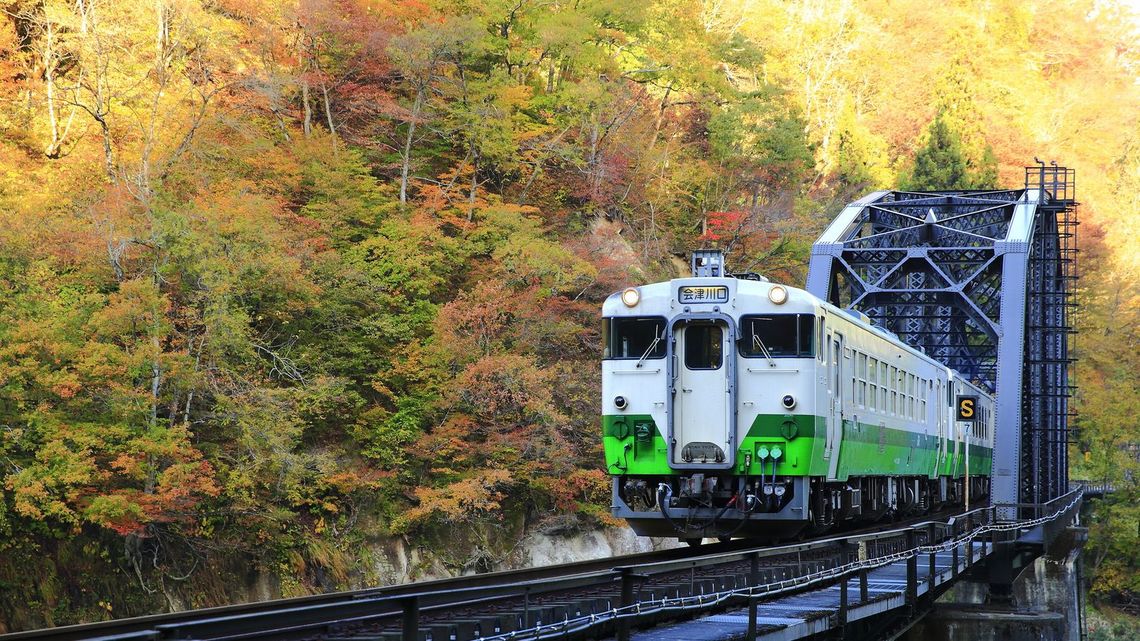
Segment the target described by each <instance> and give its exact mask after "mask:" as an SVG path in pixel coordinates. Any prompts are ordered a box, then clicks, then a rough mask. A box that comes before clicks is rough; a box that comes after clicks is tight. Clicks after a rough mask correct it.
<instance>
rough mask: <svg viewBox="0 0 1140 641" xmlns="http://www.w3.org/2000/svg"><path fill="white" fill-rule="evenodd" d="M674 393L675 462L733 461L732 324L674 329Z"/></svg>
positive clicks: (697, 323) (718, 322) (699, 323)
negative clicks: (730, 325)
mask: <svg viewBox="0 0 1140 641" xmlns="http://www.w3.org/2000/svg"><path fill="white" fill-rule="evenodd" d="M674 334H675V336H676V343H675V345H676V349H675V351H674V354H675V357H676V361H674V362H675V365H674V367H675V370H674V371H675V373H676V382H675V385H676V387H675V388H674V392H673V425H672V428H673V454H672V462H673V463H674V464H675V465H681V466H685V465H710V464H711V465H717V464H720V465H721V466H728V465H731V464H732V463H733V462H734V461H733V460H732V459H733V457H732V454H733V452H734V450H733V447H732V442H733V438H732V431H731V430H732V429H733V428H734V426H735V416H734V413H733V411H732V403H733V394H732V372H733V371H734V368H733V367H732V366H731V365H732V364H731V363H730V362H727V361H729V360H731V358H732V356H733V354H734V352H733V351H732V345H733V342H732V331H731V328H730V327H729V326H728V324H727V323H725V322H724V321H721V320H716V321H695V322H693V321H690V322H688V323H685V324H683V325H681V326H680V327H678V328H677V329H676V330H674Z"/></svg>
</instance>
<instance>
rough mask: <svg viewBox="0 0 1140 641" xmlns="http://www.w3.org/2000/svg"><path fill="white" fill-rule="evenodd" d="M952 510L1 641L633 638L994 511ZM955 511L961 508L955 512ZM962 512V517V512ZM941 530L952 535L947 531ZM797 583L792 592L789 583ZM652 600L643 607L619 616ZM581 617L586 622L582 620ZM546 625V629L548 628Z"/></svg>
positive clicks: (927, 538) (891, 551)
mask: <svg viewBox="0 0 1140 641" xmlns="http://www.w3.org/2000/svg"><path fill="white" fill-rule="evenodd" d="M963 516H964V515H962V514H957V515H953V514H950V513H940V514H935V515H930V516H925V517H921V518H918V519H911V520H910V521H904V522H900V523H895V524H890V525H887V526H877V527H871V528H865V529H862V530H855V531H849V532H845V533H842V534H840V535H834V534H833V535H829V536H827V537H826V538H819V539H813V540H807V541H802V542H797V543H793V544H787V545H779V546H774V547H773V546H759V547H758V546H757V545H756V543H755V542H749V541H743V540H742V541H730V542H727V543H717V544H713V545H708V546H701V547H696V548H675V549H670V550H662V551H657V552H649V553H643V554H634V555H626V556H619V557H611V558H606V559H598V560H594V561H586V562H581V563H573V564H565V565H557V566H549V567H541V568H528V569H522V570H512V571H505V572H494V573H488V574H480V575H473V576H464V577H455V578H450V579H442V580H437V581H429V582H422V583H411V584H403V585H395V586H387V587H381V588H369V589H363V590H356V591H351V592H340V593H331V594H321V595H313V596H306V597H299V598H293V599H282V600H276V601H268V602H260V603H249V604H241V605H233V606H226V607H220V608H210V609H205V610H196V611H188V612H179V613H171V614H162V615H153V616H146V617H138V618H132V619H121V620H115V621H106V622H100V623H91V624H84V625H76V626H66V627H59V628H51V629H47V630H37V631H30V632H20V633H15V634H9V635H3V636H0V641H17V640H29V641H30V640H33V639H34V640H37V641H74V640H78V639H99V640H100V641H119V640H122V641H127V640H144V639H147V640H161V639H201V640H209V641H227V640H233V641H237V640H254V639H313V640H321V641H413V640H420V641H472V640H476V639H485V638H494V637H501V638H508V637H512V638H520V639H522V638H545V637H549V636H559V637H560V638H568V639H573V638H587V637H591V638H593V637H604V636H609V635H619V636H621V634H622V632H623V631H627V630H628V629H629V627H630V626H634V625H636V626H645V625H652V624H654V623H659V622H663V621H666V620H674V619H676V618H677V617H678V616H691V615H692V614H693V613H695V612H698V611H705V612H707V611H710V610H713V609H716V608H721V609H723V608H725V607H728V606H729V605H733V604H739V603H741V602H742V601H741V599H740V598H735V597H734V598H732V599H727V600H726V599H724V598H722V595H724V594H735V593H737V592H739V591H741V590H745V589H749V588H754V587H756V586H767V585H779V586H783V588H782V589H784V588H787V589H795V588H796V586H797V584H798V582H801V581H803V577H809V576H818V575H820V574H821V573H826V572H827V571H829V570H834V569H838V568H841V567H844V566H847V565H848V564H851V563H852V562H854V561H857V560H865V559H874V558H880V557H884V558H885V557H889V556H891V555H897V554H899V553H901V552H902V551H904V550H907V549H910V547H912V546H913V545H915V543H916V542H917V543H920V544H931V543H934V542H936V541H937V540H939V538H941V537H946V536H953V535H955V534H956V533H958V532H960V531H964V530H963V527H968V526H970V524H971V523H972V524H974V525H977V524H982V523H985V522H988V521H989V519H990V518H991V517H992V512H991V511H990V510H989V508H982V509H980V510H974V511H973V512H971V513H970V516H969V518H965V519H963ZM952 517H953V518H952ZM955 519H957V520H955ZM939 533H940V534H939ZM785 591H786V590H785ZM640 604H646V613H645V614H644V615H643V616H642V615H640V614H638V615H637V616H627V615H625V614H623V615H621V616H617V614H618V611H619V609H622V612H628V608H629V607H630V606H634V607H635V608H636V610H637V611H638V612H640V610H641V606H640ZM571 622H574V624H573V625H571ZM544 631H545V632H544Z"/></svg>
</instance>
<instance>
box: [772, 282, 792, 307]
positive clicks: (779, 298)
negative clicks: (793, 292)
mask: <svg viewBox="0 0 1140 641" xmlns="http://www.w3.org/2000/svg"><path fill="white" fill-rule="evenodd" d="M768 300H770V301H772V302H773V303H774V304H776V305H783V304H784V303H786V302H787V301H788V290H787V289H785V288H784V286H783V285H773V286H772V289H769V290H768Z"/></svg>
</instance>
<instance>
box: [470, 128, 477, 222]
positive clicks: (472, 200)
mask: <svg viewBox="0 0 1140 641" xmlns="http://www.w3.org/2000/svg"><path fill="white" fill-rule="evenodd" d="M478 189H479V151H478V150H476V149H475V143H474V142H472V143H471V194H470V196H468V199H467V203H468V205H467V222H471V221H472V220H474V219H475V192H476V190H478Z"/></svg>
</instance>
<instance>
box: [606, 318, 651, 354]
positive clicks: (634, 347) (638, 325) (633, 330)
mask: <svg viewBox="0 0 1140 641" xmlns="http://www.w3.org/2000/svg"><path fill="white" fill-rule="evenodd" d="M665 347H666V346H665V319H664V318H661V317H659V316H651V317H646V318H603V319H602V358H633V359H640V358H641V357H643V356H644V357H645V358H664V357H665Z"/></svg>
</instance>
